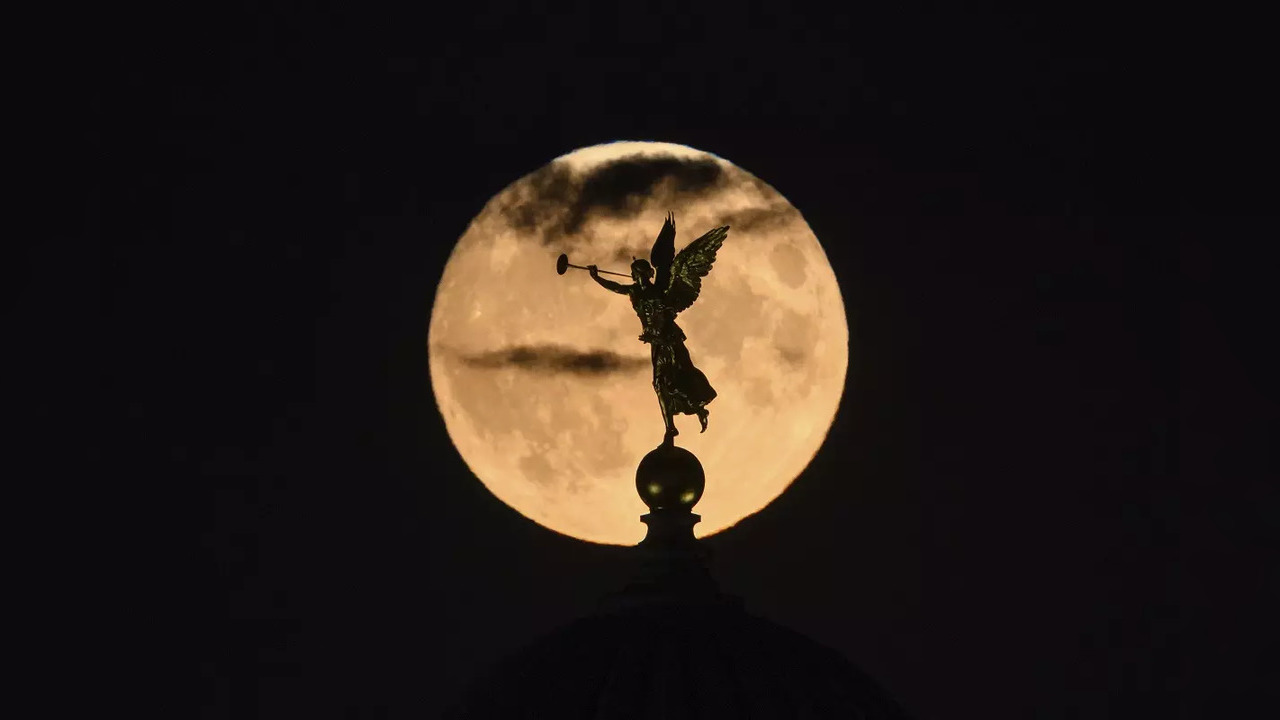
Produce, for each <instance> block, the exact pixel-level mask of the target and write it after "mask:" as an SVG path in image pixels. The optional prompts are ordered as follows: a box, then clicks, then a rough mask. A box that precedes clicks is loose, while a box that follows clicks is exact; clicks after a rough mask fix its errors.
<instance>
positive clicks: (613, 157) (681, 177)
mask: <svg viewBox="0 0 1280 720" xmlns="http://www.w3.org/2000/svg"><path fill="white" fill-rule="evenodd" d="M668 211H671V212H673V213H674V214H675V221H676V250H677V252H678V251H679V250H681V249H683V248H684V246H685V245H687V244H688V243H689V242H690V241H692V240H694V239H695V238H697V237H698V236H700V235H702V234H703V233H704V232H706V231H707V230H710V229H711V228H713V227H717V226H720V225H729V226H730V229H729V236H728V239H726V240H725V243H724V245H723V247H721V248H720V250H719V253H718V254H717V259H716V261H715V265H714V266H713V267H712V269H711V273H710V274H709V275H708V276H707V277H706V278H704V279H703V281H702V290H701V294H700V296H699V297H698V300H697V302H696V303H694V305H693V307H691V308H689V309H688V310H686V311H684V312H683V313H681V314H680V316H679V323H680V325H681V327H682V328H683V329H684V331H685V333H686V334H687V335H688V340H687V341H686V345H687V347H688V348H689V353H690V355H691V357H692V359H693V362H694V364H695V365H697V366H698V368H700V369H701V370H702V371H703V372H704V373H705V374H706V376H707V378H708V379H709V380H710V381H711V384H712V386H713V387H714V388H715V389H716V391H717V392H718V397H717V398H716V399H715V400H714V401H712V402H711V404H710V405H708V406H707V408H708V409H709V410H710V411H711V416H710V422H709V426H708V428H707V431H706V432H705V433H701V434H700V433H699V432H698V429H699V428H698V421H697V418H695V417H694V416H692V415H678V416H676V425H677V427H678V428H679V430H680V435H679V436H678V437H677V438H676V444H677V445H680V446H682V447H685V448H687V449H688V450H690V451H692V452H693V453H694V454H696V455H697V456H698V459H699V460H701V461H702V465H703V467H704V468H705V470H706V478H707V481H706V491H705V493H704V495H703V497H702V500H701V501H700V502H699V503H698V505H697V507H696V508H694V512H696V513H698V514H700V515H701V516H702V522H701V523H700V524H699V525H697V526H695V532H696V534H697V535H698V536H705V535H709V534H712V533H715V532H718V531H720V530H723V529H725V528H727V527H730V526H732V525H733V524H734V523H736V522H738V521H739V520H741V519H742V518H744V517H746V516H748V515H751V514H752V513H755V512H758V511H759V510H760V509H762V508H763V507H764V506H766V505H767V504H769V502H771V501H772V500H773V499H774V498H776V497H778V496H779V495H780V494H781V493H782V492H783V491H784V490H785V489H786V488H787V486H788V485H790V484H791V482H792V481H793V480H794V479H795V478H796V476H797V475H799V474H800V472H801V471H803V470H804V468H805V466H807V465H808V463H809V461H810V460H812V459H813V456H814V454H815V453H817V451H818V449H819V447H820V446H821V445H822V442H823V440H824V439H825V437H826V435H827V431H828V430H829V429H830V426H831V422H832V420H833V419H834V417H835V413H836V408H837V406H838V405H839V402H840V397H841V394H842V392H843V390H844V380H845V372H846V370H847V367H848V342H849V332H848V326H847V324H846V320H845V313H844V303H843V301H842V299H841V296H840V288H839V286H838V284H837V282H836V277H835V274H834V272H833V271H832V269H831V265H830V263H829V262H828V261H827V257H826V254H825V253H824V252H823V250H822V246H821V245H820V244H819V242H818V239H817V238H816V237H815V236H814V234H813V231H812V230H810V229H809V226H808V225H807V224H806V223H805V221H804V218H803V217H801V215H800V213H799V211H797V210H796V209H795V208H794V207H792V205H791V204H790V203H789V202H787V200H786V199H785V198H784V197H783V196H782V195H781V194H779V193H778V192H777V191H776V190H774V189H773V188H772V187H770V186H769V185H767V184H765V183H764V182H762V181H761V180H759V179H758V178H756V177H755V176H753V175H751V174H750V173H748V172H746V171H745V170H742V169H741V168H739V167H737V166H735V165H733V164H732V163H730V162H728V161H727V160H724V159H722V158H720V157H717V156H715V155H711V154H709V153H705V152H702V151H699V150H695V149H693V148H690V147H686V146H683V145H673V144H668V143H652V142H617V143H609V144H606V145H597V146H592V147H588V148H583V149H580V150H577V151H575V152H572V153H569V154H568V155H564V156H562V157H559V158H556V159H555V160H553V161H551V162H550V163H549V164H547V165H546V166H544V167H542V168H540V169H538V170H536V171H534V172H532V173H531V174H529V175H526V176H525V177H523V178H520V179H519V180H517V181H516V182H514V183H512V184H511V185H509V186H508V187H507V188H506V189H504V190H503V191H502V192H500V193H498V194H497V195H495V196H494V197H493V198H492V199H491V200H490V201H489V202H488V203H487V204H486V205H485V206H484V208H483V209H482V210H481V211H480V214H479V215H477V216H476V217H475V219H473V220H472V222H471V224H470V225H469V226H468V228H467V230H466V232H465V233H464V234H463V235H462V237H461V238H460V239H459V240H458V243H457V245H456V246H455V247H454V249H453V253H452V255H451V256H450V258H449V261H448V263H447V264H446V266H445V269H444V273H443V276H442V277H441V279H440V284H439V287H438V288H437V291H436V298H435V304H434V306H433V307H432V312H431V326H430V330H429V332H428V341H427V343H428V357H429V365H430V372H431V383H432V387H433V388H434V391H435V396H436V401H437V403H438V405H439V407H440V412H441V414H442V415H443V416H444V421H445V426H446V428H447V429H448V431H449V435H450V437H451V438H452V440H453V443H454V445H455V446H456V447H457V449H458V452H459V453H461V455H462V457H463V459H464V460H465V461H466V463H467V465H468V466H469V467H470V468H471V470H472V471H473V472H474V473H475V475H476V477H477V478H479V479H480V481H481V482H483V483H484V485H485V486H486V487H487V488H488V489H489V490H490V491H491V492H492V493H493V494H494V495H496V496H497V497H498V498H499V499H501V500H502V501H503V502H504V503H506V504H507V505H509V506H511V507H512V508H514V509H515V510H517V511H519V512H520V513H521V514H523V515H524V516H525V517H528V518H530V519H532V520H534V521H535V522H537V523H539V524H541V525H543V526H545V527H547V528H550V529H552V530H555V531H556V532H560V533H563V534H565V535H570V536H572V537H575V538H579V539H582V540H588V541H592V542H597V543H611V544H620V545H622V544H634V543H637V542H639V541H640V540H641V539H643V537H644V533H645V526H644V525H643V524H642V523H641V522H640V520H639V516H640V515H642V514H644V513H645V512H646V511H647V508H646V507H645V506H644V504H643V503H642V502H641V500H640V498H639V496H638V495H637V494H636V490H635V470H636V465H637V463H638V462H639V461H640V458H641V457H643V456H644V454H645V453H646V452H648V451H649V450H652V449H653V448H654V447H656V446H657V445H658V444H659V443H661V441H662V435H663V422H662V415H661V411H660V410H659V406H658V401H657V398H656V396H655V395H654V392H653V386H652V374H653V371H652V366H651V364H650V360H649V348H648V346H646V345H645V344H643V343H641V342H640V341H639V340H638V339H637V338H638V336H639V334H640V330H641V328H640V321H639V319H638V318H637V317H636V315H635V312H634V311H633V310H632V309H631V304H630V302H629V301H628V300H627V298H626V297H624V296H621V295H616V294H613V293H610V292H608V291H606V290H605V289H604V288H601V287H599V286H598V285H596V284H595V283H594V282H592V280H591V278H590V277H589V276H588V275H587V273H586V272H584V271H581V270H574V269H570V270H569V271H568V272H567V273H566V274H565V275H563V276H559V275H557V274H556V271H555V261H556V257H557V256H558V255H559V254H560V253H562V252H563V253H567V254H568V256H569V260H570V262H573V263H575V264H579V265H589V264H596V265H599V266H600V268H601V269H602V270H615V271H618V272H624V273H625V272H628V269H629V266H630V263H631V259H632V257H643V258H646V259H647V258H648V256H649V250H650V248H651V247H652V245H653V241H654V238H656V237H657V234H658V230H659V229H660V228H661V227H662V222H663V219H664V218H665V217H666V214H667V212H668ZM605 277H609V276H605ZM614 279H615V280H617V281H619V282H629V281H628V280H625V279H623V278H614Z"/></svg>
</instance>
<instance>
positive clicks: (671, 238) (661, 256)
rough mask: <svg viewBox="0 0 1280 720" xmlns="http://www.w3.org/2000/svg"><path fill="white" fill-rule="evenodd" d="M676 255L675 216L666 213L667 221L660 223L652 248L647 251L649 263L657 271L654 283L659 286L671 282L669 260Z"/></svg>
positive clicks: (662, 286)
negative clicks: (660, 228) (660, 227)
mask: <svg viewBox="0 0 1280 720" xmlns="http://www.w3.org/2000/svg"><path fill="white" fill-rule="evenodd" d="M675 256H676V218H675V216H674V215H672V214H671V213H667V221H666V222H665V223H663V224H662V230H661V231H660V232H659V233H658V239H657V240H654V241H653V249H652V250H650V251H649V264H651V265H653V269H654V270H655V271H657V273H658V276H657V277H656V278H654V284H656V285H657V286H658V287H660V288H664V287H666V286H667V285H668V284H669V283H670V282H671V262H672V260H674V259H675Z"/></svg>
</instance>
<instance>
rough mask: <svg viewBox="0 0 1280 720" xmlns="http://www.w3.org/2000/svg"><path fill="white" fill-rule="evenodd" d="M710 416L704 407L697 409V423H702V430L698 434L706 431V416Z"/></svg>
mask: <svg viewBox="0 0 1280 720" xmlns="http://www.w3.org/2000/svg"><path fill="white" fill-rule="evenodd" d="M710 414H711V411H710V410H707V409H706V408H704V407H701V408H698V422H700V423H702V430H700V431H699V432H706V431H707V416H708V415H710Z"/></svg>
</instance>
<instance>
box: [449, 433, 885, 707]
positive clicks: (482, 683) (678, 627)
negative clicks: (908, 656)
mask: <svg viewBox="0 0 1280 720" xmlns="http://www.w3.org/2000/svg"><path fill="white" fill-rule="evenodd" d="M702 482H703V478H702V467H701V465H700V464H699V463H698V460H697V458H696V457H694V456H693V454H692V453H689V452H688V451H686V450H683V449H680V448H675V447H673V446H672V445H670V444H669V443H668V444H664V445H663V446H659V447H658V448H657V449H655V450H654V451H653V452H650V453H649V454H648V455H646V456H645V458H644V460H642V461H641V463H640V467H639V469H638V471H637V475H636V486H637V490H638V491H639V492H640V494H641V497H642V498H644V497H645V494H646V488H647V486H649V485H651V484H652V485H655V486H658V488H659V489H660V490H662V492H658V491H657V490H655V491H654V492H652V493H651V497H650V499H646V503H647V504H649V505H650V507H651V508H652V509H651V511H650V512H649V513H648V514H646V515H644V516H643V517H642V518H641V520H642V521H643V522H644V523H645V524H646V525H648V533H647V535H646V537H645V539H644V541H643V542H641V543H640V544H639V545H638V546H636V547H635V548H634V549H633V559H634V561H635V562H636V569H635V572H634V574H633V578H632V581H631V582H630V583H629V584H628V585H627V586H626V587H624V588H622V589H621V590H619V591H618V592H616V593H613V594H611V595H609V596H606V597H605V598H603V599H602V600H601V601H600V603H599V605H598V607H597V609H596V611H595V612H594V613H592V614H590V615H588V616H586V617H583V618H579V619H578V620H575V621H573V622H571V623H569V624H568V625H566V626H564V627H562V628H560V629H558V630H555V631H554V632H551V633H549V634H546V635H544V636H542V637H541V638H539V639H537V640H535V641H534V642H533V643H531V644H529V645H527V646H526V647H524V648H523V649H521V650H519V651H517V652H516V653H515V654H513V655H511V656H509V657H507V658H506V659H504V660H502V661H500V662H498V663H497V664H495V665H493V666H492V667H491V668H490V669H489V670H488V671H487V672H486V673H484V674H483V675H481V676H480V677H479V678H478V679H477V680H476V681H475V682H474V683H473V684H472V686H471V688H470V690H469V692H468V693H467V694H466V696H465V699H464V702H463V705H462V707H461V708H460V710H459V711H458V712H457V713H455V716H456V717H460V718H467V719H472V720H488V719H490V718H504V719H507V718H530V719H532V718H555V719H557V720H571V719H579V720H597V719H599V720H605V719H608V720H631V719H635V720H639V719H641V718H664V719H673V720H675V719H681V718H690V719H692V718H699V719H700V718H768V719H770V720H774V719H778V718H859V719H861V720H889V719H904V718H906V715H905V714H904V713H903V711H902V710H901V708H900V707H899V706H898V705H897V704H896V703H895V702H894V701H893V700H892V699H891V698H890V697H889V696H888V695H887V694H886V693H885V692H884V691H883V690H882V689H881V688H880V687H879V686H878V685H877V684H876V683H875V681H874V680H872V679H871V678H870V677H868V676H867V675H866V674H864V673H863V672H861V671H860V670H859V669H858V668H856V667H855V666H854V665H853V664H852V663H850V662H849V661H848V660H847V659H845V658H844V657H843V656H842V655H841V654H840V653H838V652H836V651H835V650H832V649H830V648H827V647H825V646H823V645H821V644H820V643H818V642H815V641H814V640H811V639H809V638H807V637H805V636H803V635H801V634H799V633H797V632H794V631H792V630H789V629H787V628H785V627H783V626H781V625H778V624H776V623H774V622H771V621H769V620H766V619H764V618H760V617H757V616H754V615H751V614H750V613H748V612H746V611H745V610H744V608H743V605H742V602H741V601H740V600H739V599H738V598H735V597H732V596H728V595H725V594H724V593H722V592H721V591H720V589H719V587H718V586H717V584H716V583H715V581H714V579H713V578H712V577H711V574H710V572H709V571H708V570H707V566H706V563H705V562H704V560H705V553H704V551H703V550H702V548H701V545H700V544H699V542H698V541H697V540H696V539H695V538H694V536H693V526H694V525H695V524H696V523H697V522H698V520H699V517H698V516H697V515H696V514H694V513H693V512H692V511H691V507H692V505H693V503H694V502H696V501H697V500H696V498H695V499H694V500H693V502H681V501H680V496H681V494H683V493H685V492H689V491H691V490H692V489H694V488H696V491H697V493H696V494H697V495H698V496H700V495H701V490H702ZM686 497H687V496H686ZM673 498H674V500H675V501H674V502H663V501H660V500H659V499H665V500H670V499H673ZM650 500H653V502H650Z"/></svg>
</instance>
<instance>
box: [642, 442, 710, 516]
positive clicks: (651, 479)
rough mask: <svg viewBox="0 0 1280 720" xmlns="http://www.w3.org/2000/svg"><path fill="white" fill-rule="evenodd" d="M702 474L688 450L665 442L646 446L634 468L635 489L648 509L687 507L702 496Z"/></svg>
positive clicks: (686, 508)
mask: <svg viewBox="0 0 1280 720" xmlns="http://www.w3.org/2000/svg"><path fill="white" fill-rule="evenodd" d="M704 487H706V475H705V474H704V473H703V471H702V463H700V462H698V458H697V457H696V456H695V455H694V454H693V453H691V452H689V451H688V450H685V449H684V448H681V447H676V446H675V445H668V444H666V443H664V444H662V445H659V446H658V447H656V448H654V449H653V450H650V451H649V452H648V454H646V455H645V456H644V458H642V459H641V460H640V465H639V467H637V468H636V492H638V493H640V499H641V500H643V501H644V504H645V505H648V506H649V509H650V510H665V509H669V508H683V509H685V510H688V509H690V508H692V507H693V506H694V504H696V503H697V502H698V500H699V499H700V498H701V497H702V490H703V488H704Z"/></svg>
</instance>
